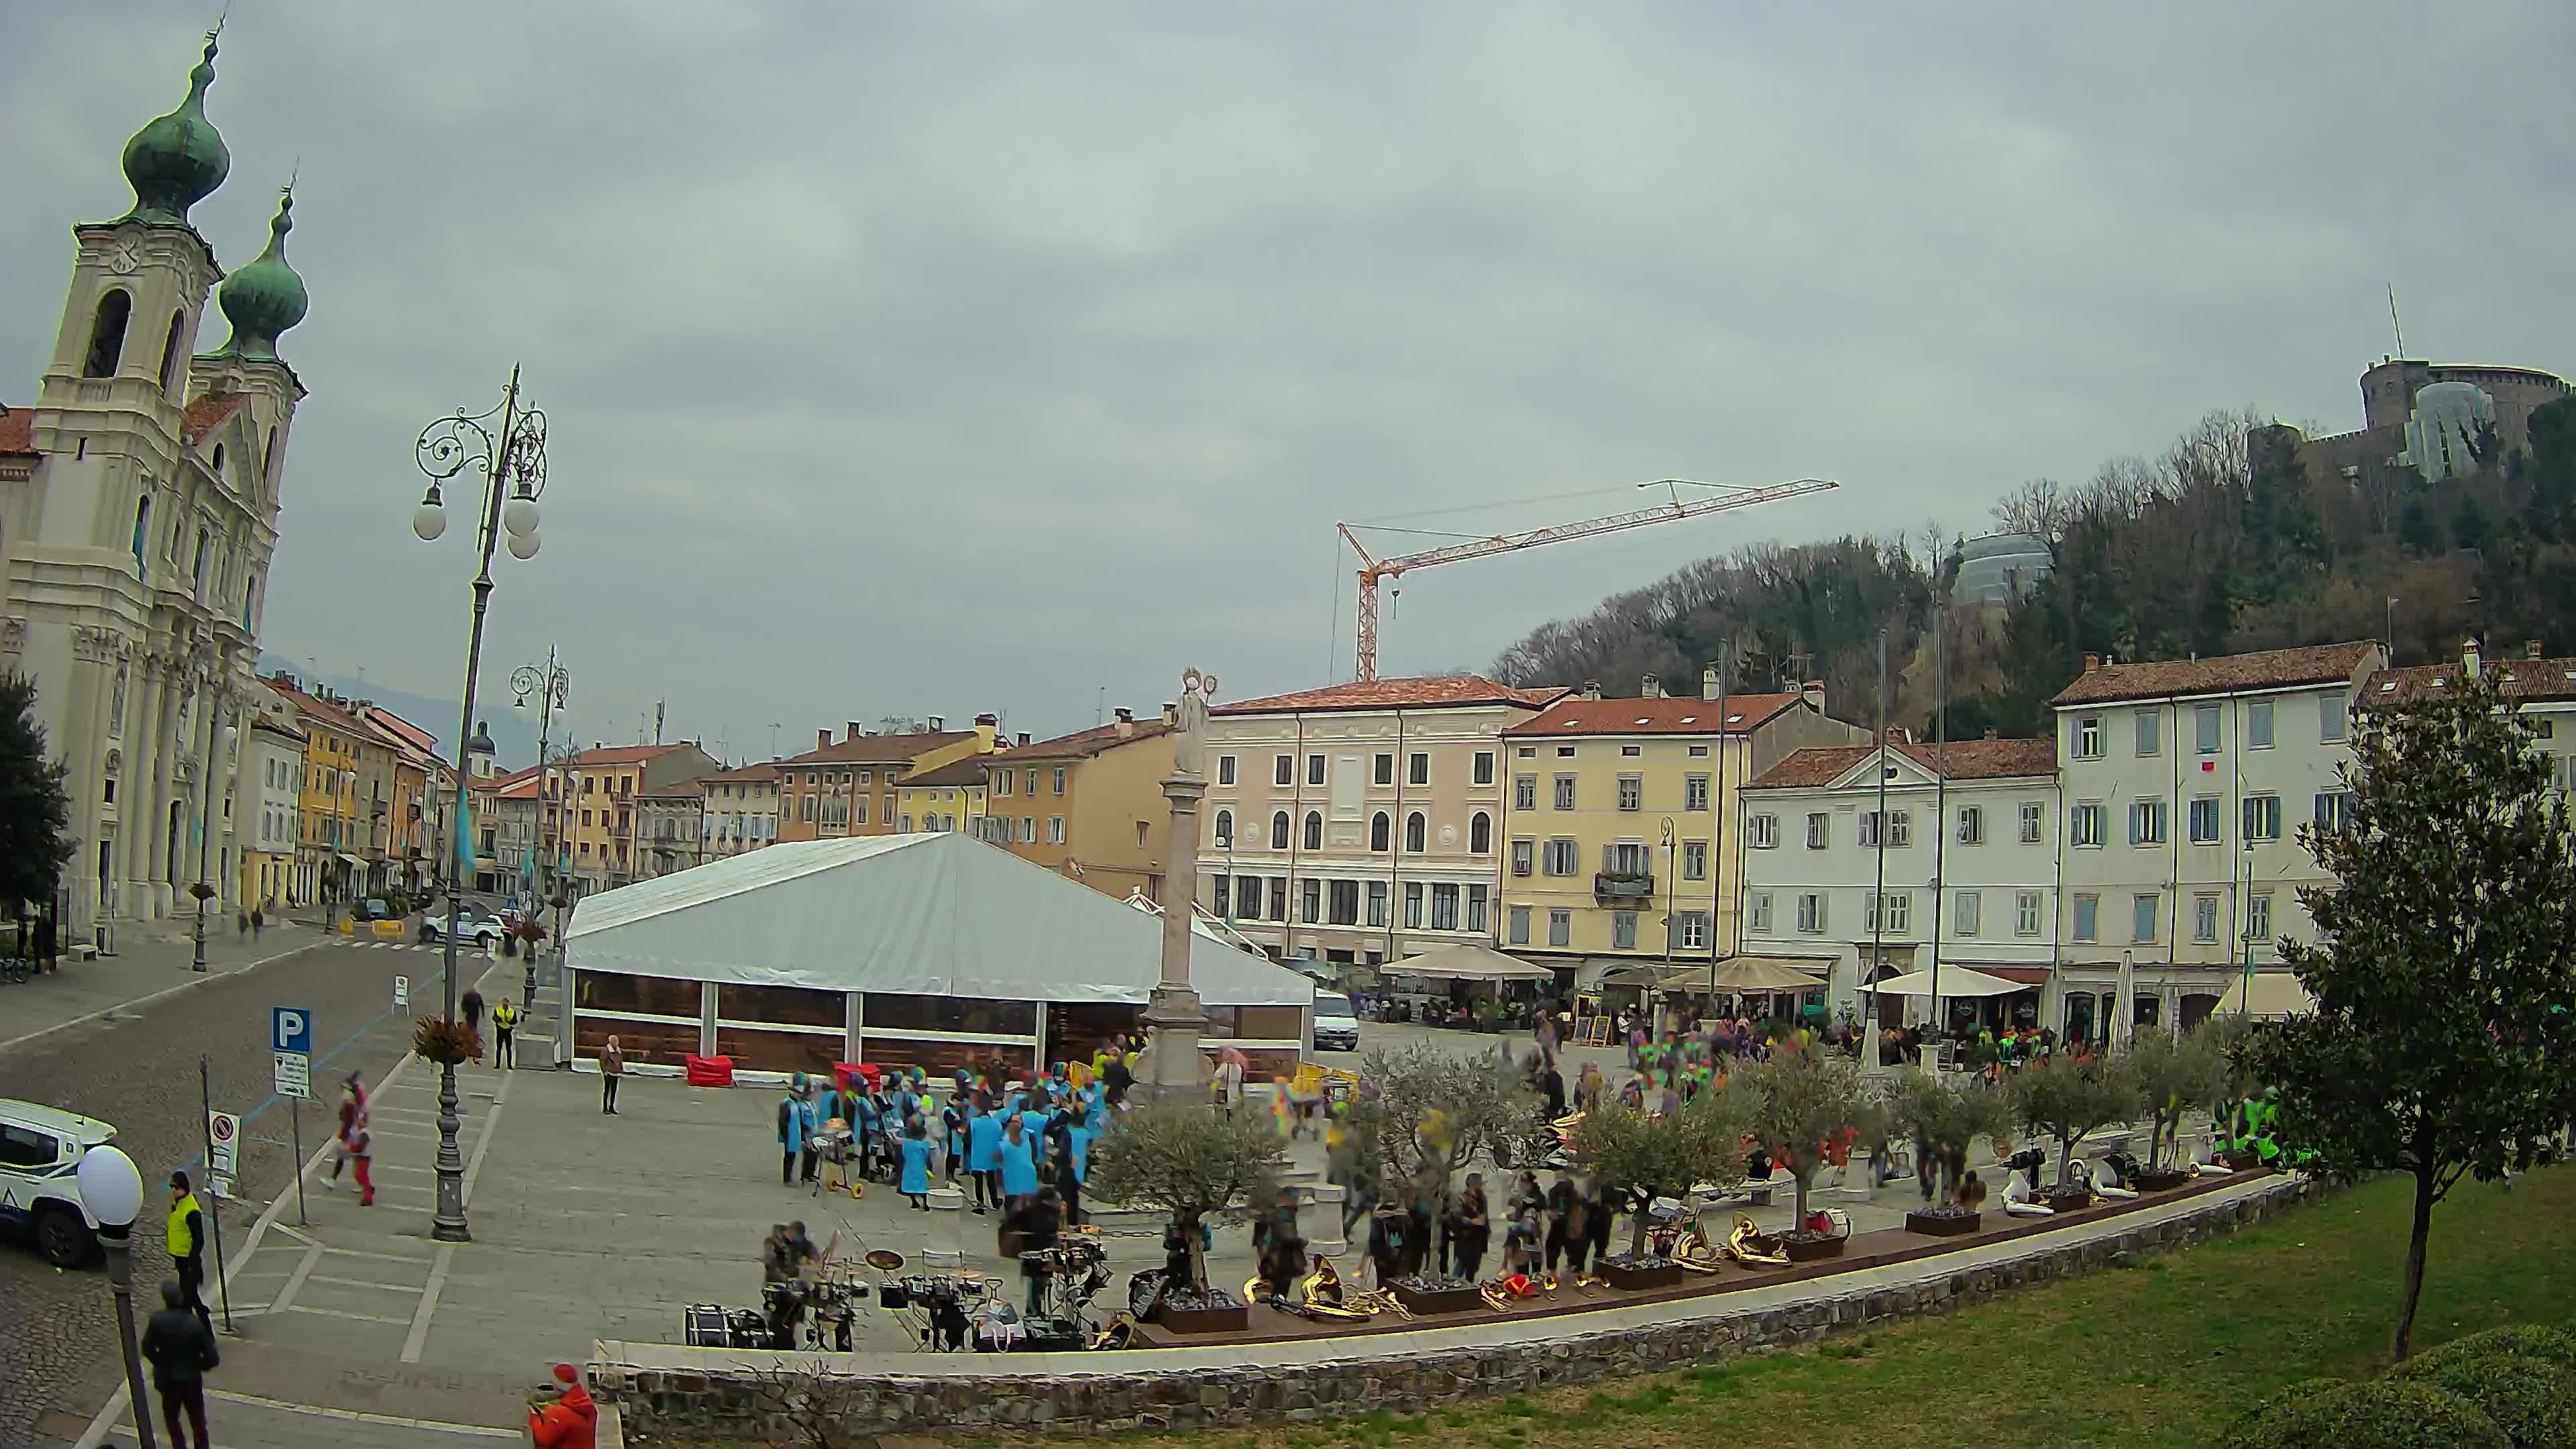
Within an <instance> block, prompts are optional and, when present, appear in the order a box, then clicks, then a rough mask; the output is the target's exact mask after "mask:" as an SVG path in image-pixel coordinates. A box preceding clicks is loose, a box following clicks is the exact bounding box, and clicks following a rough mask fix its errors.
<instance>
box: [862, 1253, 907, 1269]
mask: <svg viewBox="0 0 2576 1449" xmlns="http://www.w3.org/2000/svg"><path fill="white" fill-rule="evenodd" d="M863 1261H865V1262H866V1263H867V1265H868V1266H869V1267H871V1268H874V1269H876V1270H877V1271H878V1272H880V1273H892V1272H896V1271H898V1270H900V1269H901V1268H902V1267H903V1254H901V1253H898V1252H896V1251H895V1250H894V1249H892V1248H872V1249H870V1250H869V1251H868V1255H867V1257H866V1258H865V1259H864V1260H863Z"/></svg>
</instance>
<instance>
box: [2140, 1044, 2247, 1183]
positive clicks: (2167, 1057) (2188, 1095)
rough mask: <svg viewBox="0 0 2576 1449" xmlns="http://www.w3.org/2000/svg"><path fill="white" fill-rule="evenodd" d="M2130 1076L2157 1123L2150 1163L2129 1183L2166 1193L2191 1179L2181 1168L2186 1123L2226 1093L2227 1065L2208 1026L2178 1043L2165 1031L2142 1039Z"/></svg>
mask: <svg viewBox="0 0 2576 1449" xmlns="http://www.w3.org/2000/svg"><path fill="white" fill-rule="evenodd" d="M2129 1072H2130V1074H2131V1076H2132V1077H2133V1078H2134V1079H2135V1081H2136V1084H2137V1089H2138V1096H2139V1098H2140V1100H2141V1101H2143V1102H2144V1103H2145V1105H2146V1109H2147V1113H2148V1116H2149V1119H2150V1122H2151V1124H2152V1128H2151V1132H2150V1134H2149V1136H2148V1138H2147V1165H2146V1167H2145V1168H2144V1169H2143V1170H2142V1171H2140V1172H2139V1173H2137V1174H2136V1176H2135V1177H2134V1178H2132V1179H2131V1181H2130V1182H2129V1184H2128V1185H2129V1186H2130V1187H2133V1188H2135V1189H2137V1190H2138V1191H2140V1192H2166V1191H2170V1190H2171V1189H2173V1188H2177V1187H2180V1186H2182V1185H2183V1184H2184V1183H2185V1182H2188V1181H2190V1180H2191V1173H2190V1171H2189V1170H2188V1169H2186V1168H2185V1167H2184V1166H2183V1165H2182V1119H2183V1117H2184V1115H2185V1114H2186V1113H2188V1112H2190V1110H2191V1109H2192V1108H2193V1107H2194V1106H2195V1105H2197V1104H2199V1103H2202V1102H2206V1101H2209V1100H2210V1099H2211V1098H2213V1097H2215V1096H2217V1095H2218V1094H2219V1093H2220V1092H2222V1091H2224V1090H2226V1084H2227V1064H2226V1062H2225V1061H2224V1060H2222V1059H2221V1058H2220V1056H2219V1053H2218V1042H2217V1039H2216V1037H2215V1036H2213V1035H2212V1033H2211V1031H2210V1029H2209V1025H2208V1023H2203V1024H2202V1025H2201V1026H2200V1027H2199V1028H2197V1029H2196V1030H2194V1031H2193V1032H2192V1033H2191V1034H2190V1035H2189V1036H2186V1037H2184V1038H2183V1039H2182V1040H2181V1041H2179V1042H2177V1041H2175V1040H2174V1039H2173V1038H2171V1037H2168V1036H2166V1035H2165V1034H2164V1033H2163V1032H2160V1031H2157V1032H2149V1033H2147V1034H2146V1035H2144V1036H2142V1037H2140V1038H2138V1044H2137V1045H2136V1046H2135V1047H2132V1048H2131V1049H2130V1051H2129Z"/></svg>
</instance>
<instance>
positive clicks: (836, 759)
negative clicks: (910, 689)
mask: <svg viewBox="0 0 2576 1449" xmlns="http://www.w3.org/2000/svg"><path fill="white" fill-rule="evenodd" d="M973 738H975V732H974V731H973V730H923V731H921V732H920V733H918V734H908V735H860V736H859V737H858V738H856V739H847V740H842V741H840V742H839V743H837V744H830V745H825V746H824V747H823V748H821V749H819V750H807V751H806V752H805V753H803V754H801V755H791V756H789V757H788V758H786V759H784V760H780V761H779V762H778V763H779V764H781V765H835V764H860V765H869V764H884V763H887V762H889V761H902V760H909V759H912V758H913V757H914V756H916V755H926V754H928V753H930V752H931V751H932V750H936V749H941V748H944V747H946V746H948V745H953V744H956V743H957V742H958V741H960V740H971V739H973Z"/></svg>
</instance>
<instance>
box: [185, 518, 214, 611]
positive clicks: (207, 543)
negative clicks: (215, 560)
mask: <svg viewBox="0 0 2576 1449" xmlns="http://www.w3.org/2000/svg"><path fill="white" fill-rule="evenodd" d="M214 546H215V541H214V537H213V535H211V534H209V533H207V532H206V530H204V529H202V528H201V529H198V530H197V565H196V568H195V570H194V572H193V573H192V575H191V577H193V578H194V579H195V580H196V589H197V600H198V602H200V603H203V602H204V601H205V597H206V560H207V558H208V557H209V556H210V555H211V554H212V553H213V551H214Z"/></svg>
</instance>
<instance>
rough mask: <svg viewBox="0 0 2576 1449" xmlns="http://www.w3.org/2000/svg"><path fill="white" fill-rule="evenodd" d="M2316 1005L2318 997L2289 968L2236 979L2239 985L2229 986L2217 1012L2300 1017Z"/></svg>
mask: <svg viewBox="0 0 2576 1449" xmlns="http://www.w3.org/2000/svg"><path fill="white" fill-rule="evenodd" d="M2316 1006H2317V999H2316V998H2315V997H2314V996H2311V995H2309V994H2308V988H2306V987H2304V986H2301V985H2300V984H2299V978H2298V977H2296V976H2293V975H2291V974H2290V973H2289V972H2287V971H2257V972H2254V973H2253V974H2251V975H2247V976H2239V977H2237V978H2236V984H2235V985H2233V986H2230V987H2228V988H2227V995H2226V996H2225V997H2224V998H2222V999H2221V1000H2220V1001H2219V1003H2218V1014H2219V1015H2221V1016H2224V1015H2226V1014H2227V1013H2229V1012H2231V1011H2235V1012H2243V1013H2244V1014H2246V1015H2247V1016H2256V1017H2278V1016H2297V1015H2300V1014H2301V1013H2304V1012H2309V1011H2314V1010H2316Z"/></svg>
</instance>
